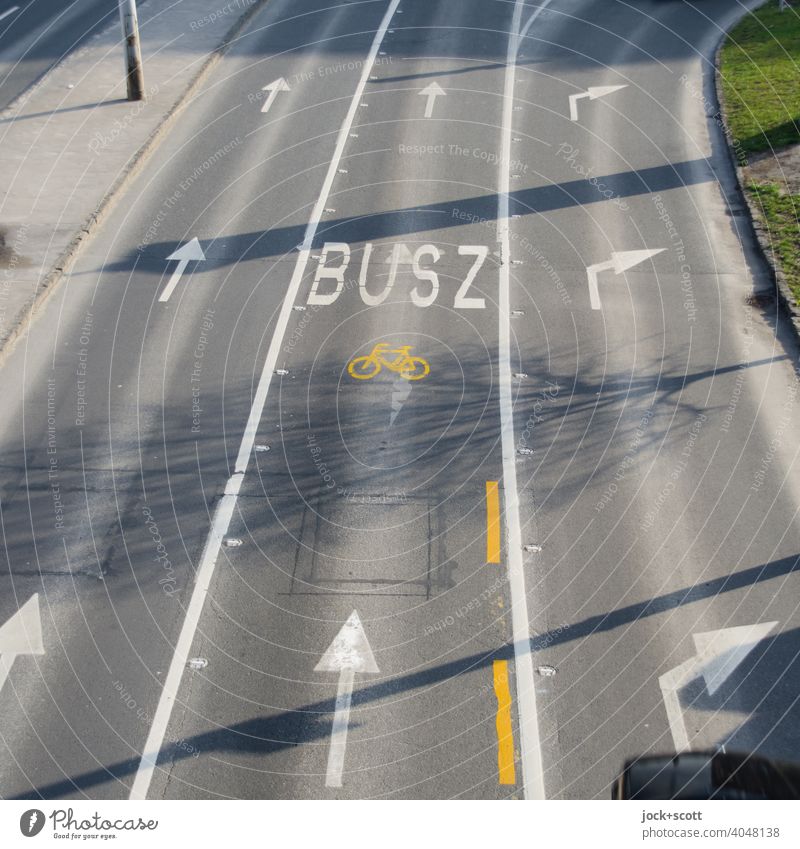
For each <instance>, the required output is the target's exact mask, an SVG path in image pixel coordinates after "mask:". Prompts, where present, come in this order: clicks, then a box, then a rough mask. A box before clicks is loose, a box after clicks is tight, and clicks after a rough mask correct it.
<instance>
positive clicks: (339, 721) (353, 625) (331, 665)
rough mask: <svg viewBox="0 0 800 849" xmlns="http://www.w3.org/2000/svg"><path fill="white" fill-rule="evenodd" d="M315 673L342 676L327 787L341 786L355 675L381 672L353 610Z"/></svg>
mask: <svg viewBox="0 0 800 849" xmlns="http://www.w3.org/2000/svg"><path fill="white" fill-rule="evenodd" d="M314 671H315V672H338V673H339V687H338V689H337V692H336V707H335V710H334V716H333V726H332V728H331V747H330V750H329V752H328V771H327V774H326V776H325V785H326V786H327V787H341V786H342V773H343V772H344V755H345V751H346V750H347V728H348V726H349V724H350V703H351V701H352V699H353V680H354V678H355V673H356V672H373V673H376V672H379V671H380V670H379V669H378V664H377V663H375V656H374V655H373V654H372V649H371V648H370V645H369V640H367V635H366V634H365V633H364V626H363V625H362V624H361V619H360V618H359V615H358V612H357V611H355V610H354V611H353V612H352V613H351V614H350V617H349V618H348V620H347V622H345V623H344V625H342V628H341V630H340V631H339V633H338V634H337V635H336V636H335V637H334V638H333V642H332V643H331V644H330V645H329V646H328V649H327V651H326V652H325V654H324V655H322V659H321V660H320V662H319V663H318V664H317V665H316V666H315V667H314Z"/></svg>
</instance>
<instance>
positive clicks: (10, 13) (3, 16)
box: [0, 6, 19, 21]
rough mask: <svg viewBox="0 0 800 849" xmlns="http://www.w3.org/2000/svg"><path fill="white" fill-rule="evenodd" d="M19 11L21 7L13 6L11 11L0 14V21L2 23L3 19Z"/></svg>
mask: <svg viewBox="0 0 800 849" xmlns="http://www.w3.org/2000/svg"><path fill="white" fill-rule="evenodd" d="M18 11H19V6H12V7H11V8H10V9H6V10H5V12H0V21H2V20H3V18H7V17H8V16H9V15H13V14H14V12H18Z"/></svg>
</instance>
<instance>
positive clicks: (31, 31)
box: [0, 0, 121, 109]
mask: <svg viewBox="0 0 800 849" xmlns="http://www.w3.org/2000/svg"><path fill="white" fill-rule="evenodd" d="M118 6H119V3H118V2H116V0H72V2H64V0H2V2H0V109H5V107H6V106H8V105H9V103H11V102H12V101H13V100H15V99H16V98H17V97H18V96H19V95H20V94H22V92H24V91H25V90H26V89H27V88H28V87H29V86H30V85H31V84H32V83H34V82H36V80H37V79H39V77H41V76H42V74H44V73H45V72H46V71H48V70H49V69H50V68H51V67H53V65H55V64H57V63H58V62H59V61H60V60H61V59H63V58H64V57H65V56H66V55H67V54H68V53H69V52H70V51H71V50H74V49H75V48H76V47H78V46H79V45H80V44H81V43H82V42H83V41H84V40H85V39H86V38H88V37H89V36H90V35H92V33H94V32H97V31H98V30H100V29H103V28H104V27H106V26H109V25H110V24H111V23H112V22H113V21H114V20H118V19H119V12H118V11H117V9H118ZM120 49H121V48H120Z"/></svg>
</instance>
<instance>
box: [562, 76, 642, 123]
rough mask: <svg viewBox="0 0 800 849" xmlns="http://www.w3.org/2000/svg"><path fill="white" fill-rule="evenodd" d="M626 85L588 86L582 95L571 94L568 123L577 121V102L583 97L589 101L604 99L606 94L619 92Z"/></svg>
mask: <svg viewBox="0 0 800 849" xmlns="http://www.w3.org/2000/svg"><path fill="white" fill-rule="evenodd" d="M627 87H628V86H627V84H626V85H597V86H590V87H589V88H587V89H586V91H584V92H583V93H582V94H571V95H570V96H569V119H570V121H577V120H578V101H579V100H582V99H583V98H584V97H588V98H589V100H597V98H598V97H605V96H606V95H607V94H611V93H612V92H615V91H619V90H620V89H621V88H627Z"/></svg>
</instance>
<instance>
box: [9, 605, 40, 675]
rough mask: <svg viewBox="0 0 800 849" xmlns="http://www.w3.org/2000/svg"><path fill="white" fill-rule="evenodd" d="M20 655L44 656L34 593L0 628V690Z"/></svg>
mask: <svg viewBox="0 0 800 849" xmlns="http://www.w3.org/2000/svg"><path fill="white" fill-rule="evenodd" d="M20 654H44V644H43V643H42V620H41V617H40V616H39V594H38V593H34V594H33V595H32V596H31V597H30V598H29V599H28V600H27V601H26V602H25V604H23V605H22V607H20V609H19V610H18V611H17V612H16V613H15V614H14V615H13V616H12V617H11V618H10V619H9V620H8V621H7V622H6V624H5V625H3V626H2V627H0V690H2V689H3V684H5V683H6V679H7V678H8V673H9V672H11V667H12V666H13V664H14V660H15V659H16V657H17V655H20Z"/></svg>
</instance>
